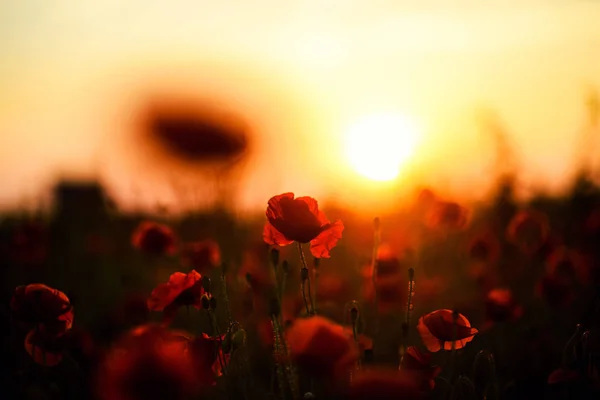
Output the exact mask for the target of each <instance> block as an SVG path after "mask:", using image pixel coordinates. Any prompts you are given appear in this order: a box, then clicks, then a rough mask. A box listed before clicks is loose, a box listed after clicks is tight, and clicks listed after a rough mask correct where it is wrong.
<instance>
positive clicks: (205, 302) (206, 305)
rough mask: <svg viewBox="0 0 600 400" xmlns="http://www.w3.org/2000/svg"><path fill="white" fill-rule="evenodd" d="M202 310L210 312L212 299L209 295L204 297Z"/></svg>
mask: <svg viewBox="0 0 600 400" xmlns="http://www.w3.org/2000/svg"><path fill="white" fill-rule="evenodd" d="M202 308H204V309H205V310H208V309H209V308H210V299H209V298H208V296H207V295H203V296H202Z"/></svg>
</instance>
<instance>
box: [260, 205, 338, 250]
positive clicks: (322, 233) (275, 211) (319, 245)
mask: <svg viewBox="0 0 600 400" xmlns="http://www.w3.org/2000/svg"><path fill="white" fill-rule="evenodd" d="M266 214H267V219H268V221H267V223H266V224H265V228H264V230H263V239H264V241H265V242H266V243H268V244H270V245H276V246H286V245H289V244H292V243H293V242H299V243H309V242H310V251H311V253H312V255H313V256H315V257H318V258H329V257H330V255H329V252H330V251H331V249H333V248H334V247H335V245H336V244H337V242H338V240H340V239H341V237H342V231H343V230H344V224H342V221H339V220H338V221H336V222H334V223H331V222H330V221H329V220H328V219H327V217H326V216H325V213H324V212H323V211H321V210H319V205H318V203H317V201H316V200H315V199H313V198H312V197H298V198H296V199H294V194H293V193H284V194H280V195H279V196H275V197H272V198H271V199H270V200H269V206H268V207H267V213H266Z"/></svg>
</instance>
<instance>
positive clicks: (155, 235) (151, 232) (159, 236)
mask: <svg viewBox="0 0 600 400" xmlns="http://www.w3.org/2000/svg"><path fill="white" fill-rule="evenodd" d="M131 243H132V244H133V246H134V247H135V248H137V249H139V250H141V251H143V252H145V253H148V254H152V255H161V254H173V253H174V252H175V249H176V247H175V244H176V238H175V233H174V232H173V230H172V229H171V228H170V227H168V226H167V225H164V224H159V223H157V222H152V221H144V222H142V223H140V224H139V225H138V227H137V228H136V230H135V232H134V233H133V235H132V237H131Z"/></svg>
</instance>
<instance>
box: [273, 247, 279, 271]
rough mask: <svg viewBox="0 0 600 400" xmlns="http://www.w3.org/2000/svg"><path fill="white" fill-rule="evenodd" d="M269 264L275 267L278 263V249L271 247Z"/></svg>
mask: <svg viewBox="0 0 600 400" xmlns="http://www.w3.org/2000/svg"><path fill="white" fill-rule="evenodd" d="M271 264H273V266H275V267H276V266H278V265H279V250H277V249H271Z"/></svg>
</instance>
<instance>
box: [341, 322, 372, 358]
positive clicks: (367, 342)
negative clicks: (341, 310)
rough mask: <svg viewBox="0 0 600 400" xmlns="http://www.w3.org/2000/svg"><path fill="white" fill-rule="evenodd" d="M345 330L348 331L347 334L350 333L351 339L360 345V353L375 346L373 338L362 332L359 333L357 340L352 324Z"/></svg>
mask: <svg viewBox="0 0 600 400" xmlns="http://www.w3.org/2000/svg"><path fill="white" fill-rule="evenodd" d="M344 332H345V333H346V335H348V337H349V338H350V340H352V341H353V342H355V344H356V345H358V350H359V351H360V354H363V353H364V352H365V350H370V349H372V348H373V339H371V338H370V337H368V336H367V335H363V334H362V333H357V335H356V341H355V340H354V332H352V327H351V326H345V327H344Z"/></svg>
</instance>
